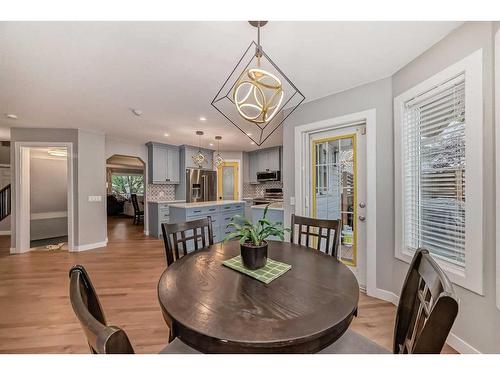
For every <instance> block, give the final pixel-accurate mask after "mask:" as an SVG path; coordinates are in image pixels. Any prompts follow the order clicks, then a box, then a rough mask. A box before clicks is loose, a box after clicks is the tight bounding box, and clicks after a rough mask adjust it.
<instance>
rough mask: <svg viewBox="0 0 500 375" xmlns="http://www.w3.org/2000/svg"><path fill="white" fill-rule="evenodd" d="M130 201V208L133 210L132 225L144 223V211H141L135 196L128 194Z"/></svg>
mask: <svg viewBox="0 0 500 375" xmlns="http://www.w3.org/2000/svg"><path fill="white" fill-rule="evenodd" d="M130 200H131V201H132V207H133V208H134V224H140V223H141V222H142V221H144V211H142V210H141V207H140V206H139V201H138V200H137V194H130Z"/></svg>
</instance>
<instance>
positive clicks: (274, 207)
mask: <svg viewBox="0 0 500 375" xmlns="http://www.w3.org/2000/svg"><path fill="white" fill-rule="evenodd" d="M253 208H255V209H259V210H263V209H265V208H266V205H265V204H258V205H256V206H252V209H253ZM269 210H276V211H283V202H276V203H271V204H270V205H269Z"/></svg>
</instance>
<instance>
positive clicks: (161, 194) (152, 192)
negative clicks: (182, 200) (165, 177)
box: [147, 184, 175, 201]
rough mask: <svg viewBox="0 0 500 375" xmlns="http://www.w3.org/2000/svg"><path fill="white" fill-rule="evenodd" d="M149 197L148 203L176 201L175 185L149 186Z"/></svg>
mask: <svg viewBox="0 0 500 375" xmlns="http://www.w3.org/2000/svg"><path fill="white" fill-rule="evenodd" d="M147 196H148V201H158V200H165V201H168V200H174V199H175V185H153V184H148V186H147Z"/></svg>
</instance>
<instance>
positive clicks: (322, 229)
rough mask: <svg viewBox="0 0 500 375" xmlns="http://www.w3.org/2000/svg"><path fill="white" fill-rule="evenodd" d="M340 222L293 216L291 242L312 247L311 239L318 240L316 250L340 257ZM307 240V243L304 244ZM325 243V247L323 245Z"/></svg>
mask: <svg viewBox="0 0 500 375" xmlns="http://www.w3.org/2000/svg"><path fill="white" fill-rule="evenodd" d="M340 228H341V221H340V220H323V219H313V218H310V217H304V216H296V215H294V214H292V228H291V233H290V241H291V242H293V243H296V244H298V245H304V246H307V247H310V245H312V244H311V243H310V239H312V238H315V239H316V249H317V250H324V251H325V253H326V254H330V255H332V256H334V257H336V258H337V257H338V247H339V245H340ZM304 240H305V242H304ZM323 243H324V246H322V244H323Z"/></svg>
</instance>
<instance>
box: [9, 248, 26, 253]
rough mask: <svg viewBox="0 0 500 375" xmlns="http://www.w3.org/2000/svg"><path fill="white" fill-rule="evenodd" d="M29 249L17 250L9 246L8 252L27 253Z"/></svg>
mask: <svg viewBox="0 0 500 375" xmlns="http://www.w3.org/2000/svg"><path fill="white" fill-rule="evenodd" d="M30 250H31V249H26V250H21V251H18V250H17V249H16V248H15V247H11V248H10V253H11V254H24V253H27V252H29V251H30Z"/></svg>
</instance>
